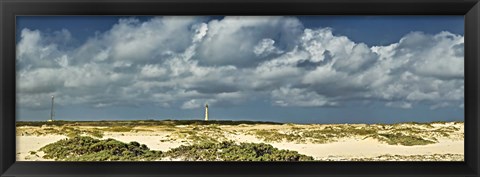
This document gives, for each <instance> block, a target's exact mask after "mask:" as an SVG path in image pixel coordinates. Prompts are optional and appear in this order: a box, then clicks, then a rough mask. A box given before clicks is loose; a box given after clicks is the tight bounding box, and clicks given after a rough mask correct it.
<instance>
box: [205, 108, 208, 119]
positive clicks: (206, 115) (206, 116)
mask: <svg viewBox="0 0 480 177" xmlns="http://www.w3.org/2000/svg"><path fill="white" fill-rule="evenodd" d="M205 121H208V104H205Z"/></svg>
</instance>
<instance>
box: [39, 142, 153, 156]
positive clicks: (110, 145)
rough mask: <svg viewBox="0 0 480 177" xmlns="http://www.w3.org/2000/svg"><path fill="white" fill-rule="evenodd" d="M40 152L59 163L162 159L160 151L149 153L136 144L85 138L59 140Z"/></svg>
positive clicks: (145, 148)
mask: <svg viewBox="0 0 480 177" xmlns="http://www.w3.org/2000/svg"><path fill="white" fill-rule="evenodd" d="M40 150H42V151H44V152H45V154H46V155H45V156H44V158H47V159H55V160H61V161H144V160H148V161H150V160H158V159H161V158H162V152H161V151H151V150H149V149H148V147H147V146H145V145H143V144H142V145H141V144H139V143H137V142H131V143H129V144H126V143H123V142H120V141H117V140H114V139H107V140H98V139H94V138H91V137H86V136H77V137H74V138H69V139H64V140H60V141H57V142H55V143H52V144H49V145H46V146H44V147H42V148H41V149H40Z"/></svg>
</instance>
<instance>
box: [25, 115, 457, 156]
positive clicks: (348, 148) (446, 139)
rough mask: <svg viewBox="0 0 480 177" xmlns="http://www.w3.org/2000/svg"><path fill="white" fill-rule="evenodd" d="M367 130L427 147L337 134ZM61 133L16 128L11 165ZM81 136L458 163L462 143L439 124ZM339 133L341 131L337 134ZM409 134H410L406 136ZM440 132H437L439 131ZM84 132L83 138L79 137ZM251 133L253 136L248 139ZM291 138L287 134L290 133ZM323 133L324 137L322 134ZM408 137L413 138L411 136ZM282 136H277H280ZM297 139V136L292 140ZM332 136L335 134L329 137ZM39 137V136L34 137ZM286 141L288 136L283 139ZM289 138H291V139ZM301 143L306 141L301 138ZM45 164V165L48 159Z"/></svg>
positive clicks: (199, 128)
mask: <svg viewBox="0 0 480 177" xmlns="http://www.w3.org/2000/svg"><path fill="white" fill-rule="evenodd" d="M328 127H329V128H332V130H335V129H339V130H338V131H332V132H333V135H337V134H338V135H339V136H340V135H341V136H340V137H333V138H331V139H327V140H326V141H325V142H323V143H318V142H317V143H315V139H312V138H311V140H309V141H304V142H298V141H296V140H294V139H288V138H289V137H290V136H291V137H296V138H298V137H301V138H303V137H302V136H298V135H305V136H306V134H307V133H308V131H313V132H315V131H316V130H330V129H326V128H328ZM372 127H374V128H377V127H381V128H378V130H377V129H375V132H376V133H385V132H387V133H388V132H390V133H392V132H396V134H394V135H400V134H398V132H401V134H404V135H405V136H406V135H412V136H413V135H415V136H418V137H422V138H423V139H425V140H431V141H430V143H429V144H422V145H401V144H388V143H387V142H388V141H381V140H382V139H379V138H378V137H377V138H374V136H371V135H369V134H367V133H366V134H365V135H363V134H361V135H358V134H355V132H353V134H352V135H349V134H348V133H342V132H348V131H350V132H352V130H354V131H356V130H370V129H371V128H372ZM61 128H62V127H58V126H57V127H54V126H52V127H48V126H47V127H46V126H42V127H18V128H17V160H18V161H37V160H47V159H44V158H42V156H43V155H42V152H41V151H39V149H40V148H41V147H43V146H45V145H47V144H50V143H54V142H56V141H58V140H61V139H64V138H67V136H65V135H62V131H52V129H53V130H57V129H59V130H60V129H61ZM73 128H74V129H75V128H76V129H78V130H81V131H84V132H83V134H82V135H85V136H90V135H89V133H88V131H87V129H88V130H91V129H92V128H94V129H95V130H102V131H103V137H102V138H101V139H107V138H112V139H116V140H119V141H122V142H131V141H137V142H139V143H141V144H145V145H147V146H148V147H149V148H150V149H151V150H161V151H167V150H169V149H172V148H176V147H179V146H181V145H189V144H194V143H195V142H198V141H203V140H204V139H205V140H207V139H209V140H212V141H214V140H231V141H235V142H251V143H268V144H271V145H272V146H274V147H276V148H278V149H286V150H293V151H297V152H299V153H300V154H304V155H308V156H312V157H314V159H315V160H333V161H337V160H422V159H427V160H432V159H433V160H445V161H452V160H455V161H463V154H464V141H463V123H442V124H429V125H428V126H426V125H411V124H403V125H386V126H385V125H382V126H378V125H364V124H358V125H348V126H344V125H242V126H239V125H226V126H214V127H212V126H203V125H195V126H176V127H171V126H170V127H164V126H139V127H134V128H132V129H131V130H130V131H125V132H115V131H108V130H107V128H106V127H81V126H78V127H73ZM342 128H345V131H342ZM259 130H265V131H267V132H275V133H277V134H274V135H282V136H285V137H286V139H281V138H280V139H278V140H273V141H266V137H262V136H259V134H255V132H256V131H259ZM407 130H408V131H410V134H409V133H408V132H407V133H405V132H406V131H407ZM440 130H441V131H440ZM85 132H86V133H85ZM252 132H253V133H252ZM292 132H293V133H292ZM324 132H328V131H324ZM412 132H413V133H412ZM282 133H283V134H282ZM295 133H297V134H295ZM335 133H336V134H335ZM40 134H41V135H40ZM287 135H288V136H287ZM294 135H295V136H294ZM306 139H307V138H306ZM48 160H50V159H48Z"/></svg>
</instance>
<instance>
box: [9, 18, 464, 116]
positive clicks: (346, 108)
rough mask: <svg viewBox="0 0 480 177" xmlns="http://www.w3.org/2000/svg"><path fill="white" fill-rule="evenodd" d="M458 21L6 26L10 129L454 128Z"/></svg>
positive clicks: (459, 108) (79, 21)
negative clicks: (113, 123) (154, 123)
mask: <svg viewBox="0 0 480 177" xmlns="http://www.w3.org/2000/svg"><path fill="white" fill-rule="evenodd" d="M463 27H464V19H463V16H299V17H148V16H142V17H118V16H86V17H73V16H65V17H61V16H52V17H45V16H44V17H33V16H32V17H27V16H25V17H17V35H16V36H17V120H46V119H48V117H49V108H50V107H49V104H50V103H49V101H50V96H51V95H55V97H56V100H57V102H56V118H57V119H63V120H114V119H122V120H125V119H201V118H202V117H203V108H202V107H203V105H204V104H205V103H208V104H209V105H210V114H211V119H233V120H265V121H267V120H268V121H279V122H295V123H377V122H378V123H394V122H405V121H417V122H426V121H452V120H456V121H458V120H463V117H464V109H463V100H464V97H463V86H464V80H463V79H464V77H463V35H464V32H463V31H464V30H463V29H464V28H463Z"/></svg>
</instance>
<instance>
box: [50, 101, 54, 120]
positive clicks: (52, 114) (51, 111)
mask: <svg viewBox="0 0 480 177" xmlns="http://www.w3.org/2000/svg"><path fill="white" fill-rule="evenodd" d="M54 102H55V97H54V96H52V109H51V110H50V121H53V117H54V113H53V103H54Z"/></svg>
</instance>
